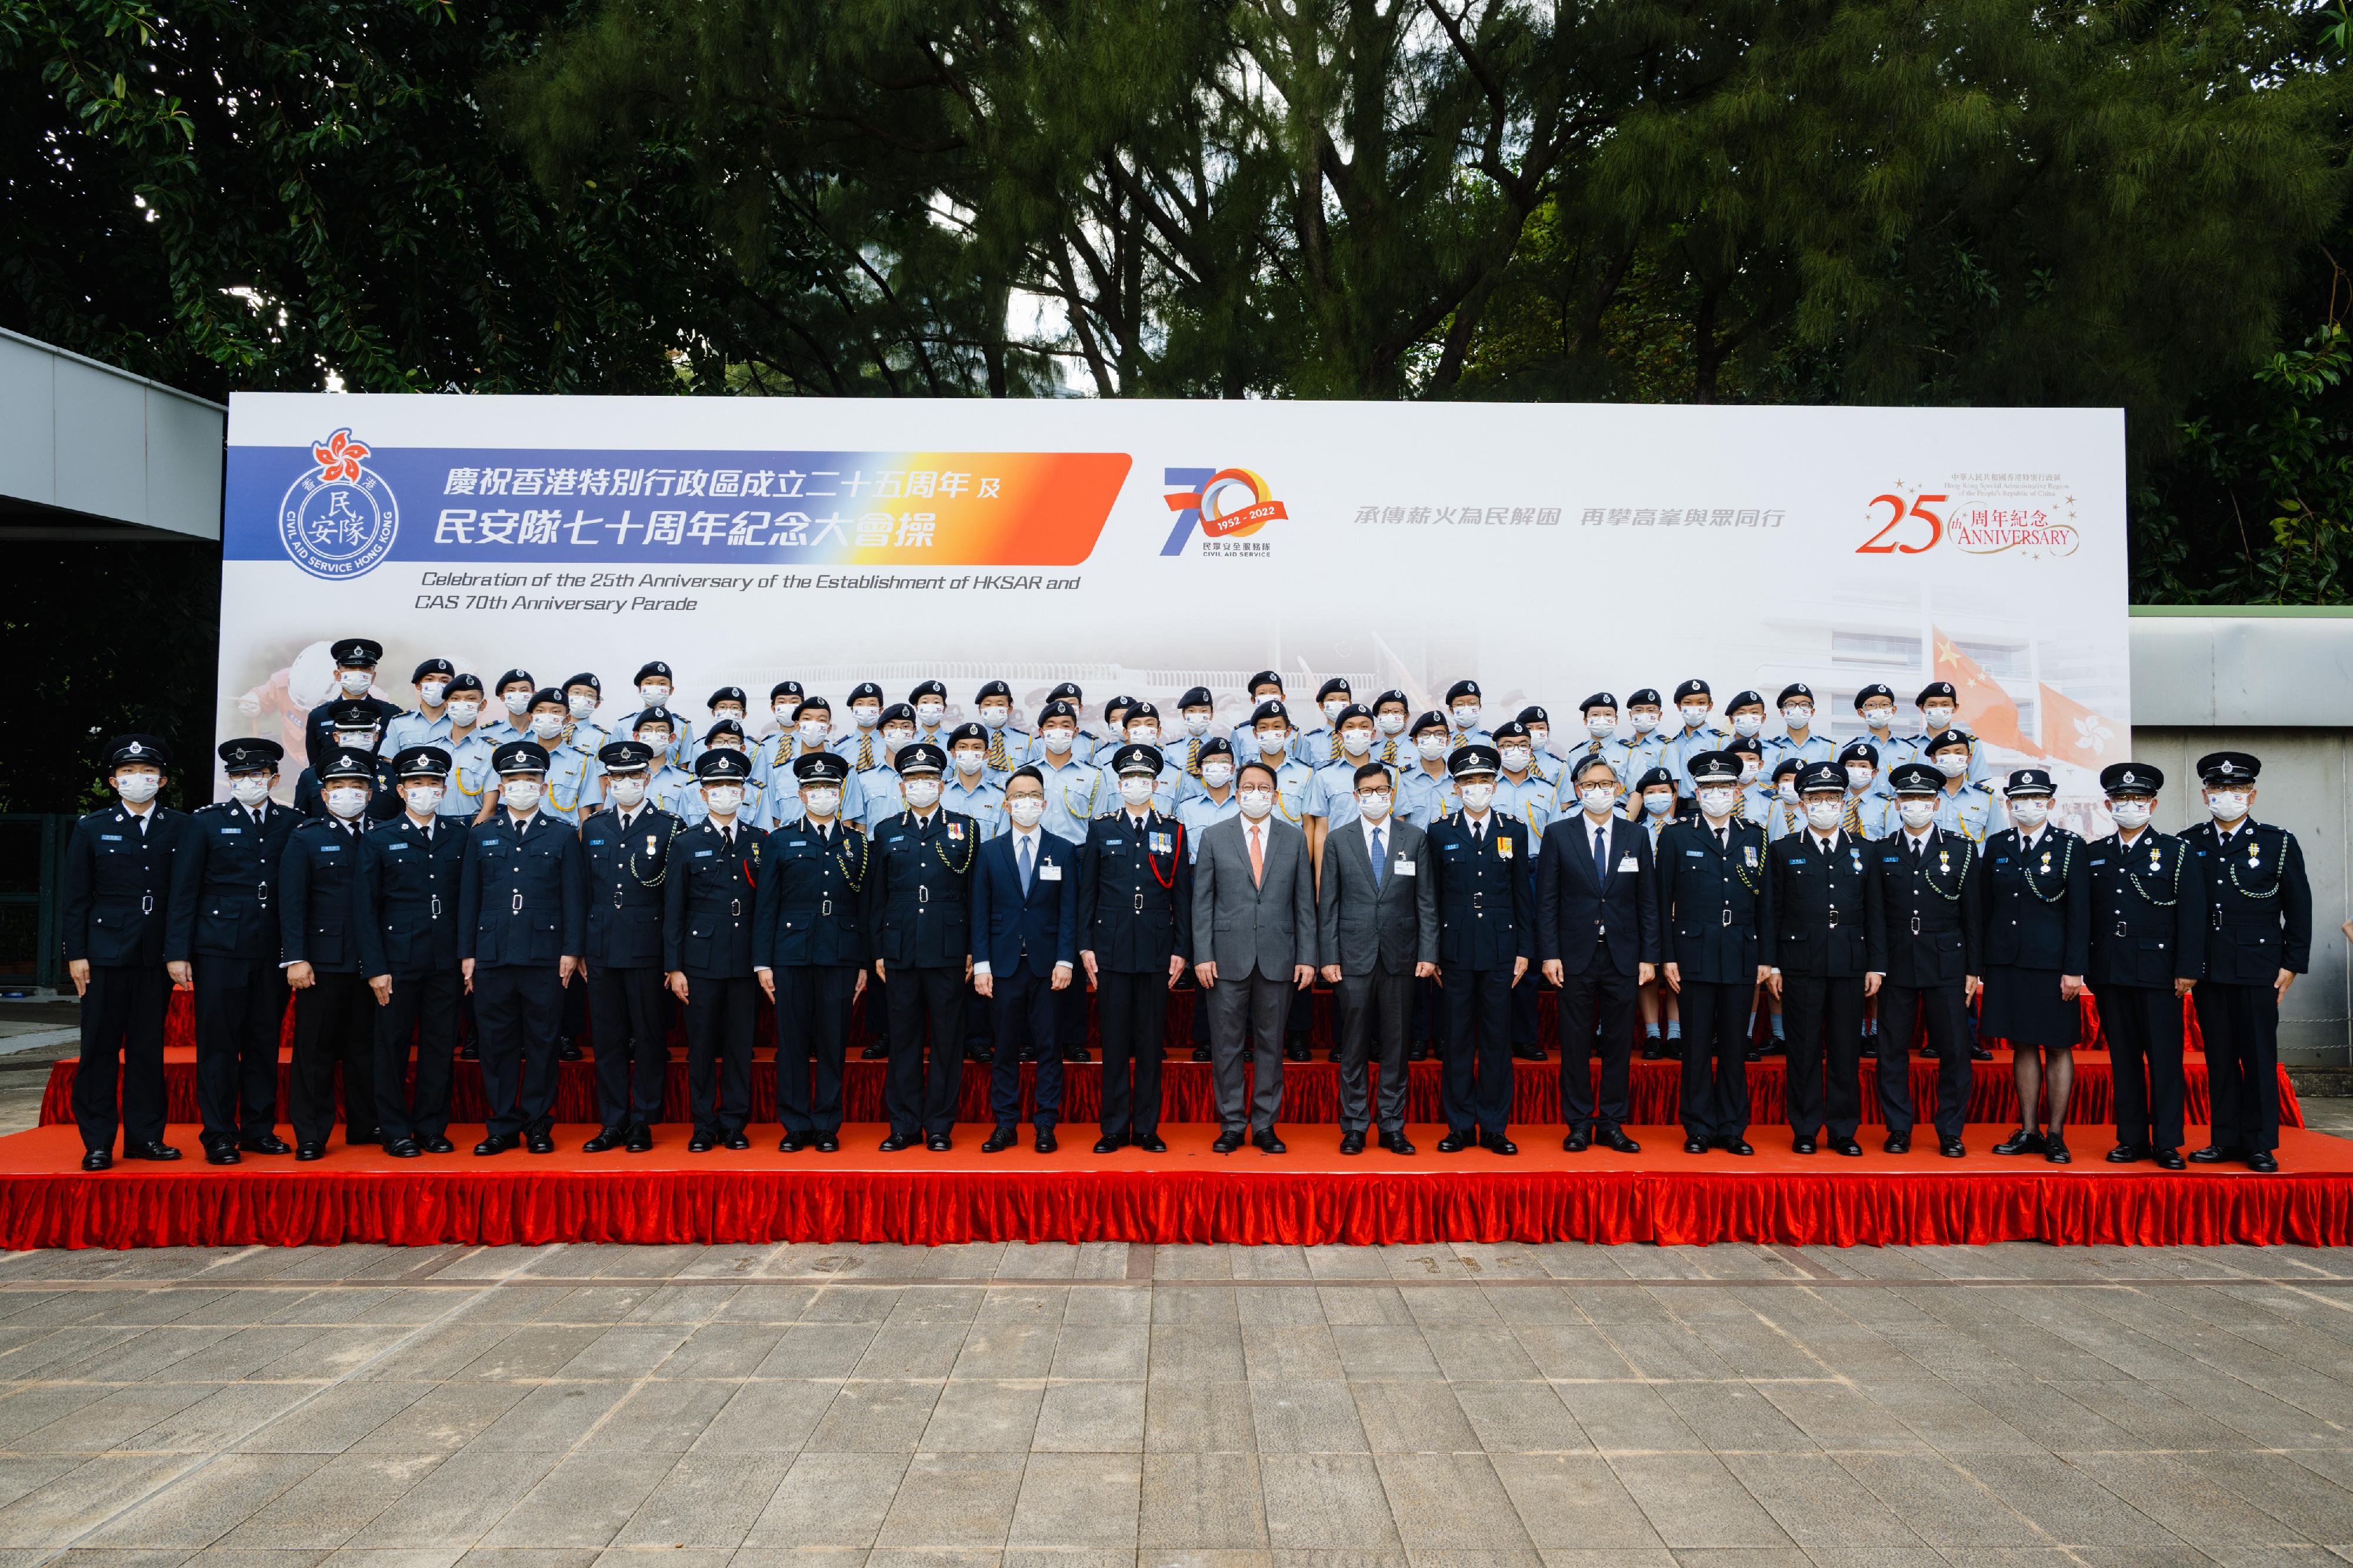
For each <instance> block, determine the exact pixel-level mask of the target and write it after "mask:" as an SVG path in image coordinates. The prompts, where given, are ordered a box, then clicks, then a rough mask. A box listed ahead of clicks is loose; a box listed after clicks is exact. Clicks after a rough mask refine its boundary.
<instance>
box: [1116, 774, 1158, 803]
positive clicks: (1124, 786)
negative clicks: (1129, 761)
mask: <svg viewBox="0 0 2353 1568" xmlns="http://www.w3.org/2000/svg"><path fill="white" fill-rule="evenodd" d="M1154 783H1155V781H1154V780H1152V779H1148V778H1145V777H1144V776H1143V775H1142V774H1140V773H1131V774H1130V775H1128V776H1127V777H1126V778H1124V779H1122V780H1120V781H1119V798H1120V799H1122V800H1124V801H1125V802H1127V804H1128V805H1143V804H1144V803H1145V802H1146V801H1148V800H1150V799H1151V798H1152V786H1153V784H1154Z"/></svg>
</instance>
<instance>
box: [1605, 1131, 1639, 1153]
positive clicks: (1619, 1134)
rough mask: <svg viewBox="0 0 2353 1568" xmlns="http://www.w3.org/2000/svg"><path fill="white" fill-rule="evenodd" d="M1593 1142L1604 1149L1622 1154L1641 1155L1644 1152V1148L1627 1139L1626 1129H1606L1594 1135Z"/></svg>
mask: <svg viewBox="0 0 2353 1568" xmlns="http://www.w3.org/2000/svg"><path fill="white" fill-rule="evenodd" d="M1593 1141H1594V1142H1597V1143H1599V1144H1600V1145H1601V1146H1602V1147H1603V1148H1605V1149H1612V1150H1615V1151H1616V1152H1619V1153H1620V1154H1639V1153H1641V1152H1642V1146H1641V1144H1640V1143H1637V1142H1634V1141H1633V1140H1632V1139H1631V1138H1629V1137H1627V1136H1626V1131H1625V1129H1623V1128H1620V1127H1605V1128H1603V1129H1602V1130H1601V1131H1599V1132H1597V1133H1595V1134H1594V1135H1593Z"/></svg>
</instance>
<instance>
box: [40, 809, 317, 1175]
mask: <svg viewBox="0 0 2353 1568" xmlns="http://www.w3.org/2000/svg"><path fill="white" fill-rule="evenodd" d="M137 816H138V814H137V813H135V812H133V811H132V810H131V808H130V807H128V806H126V805H121V803H119V802H118V803H117V804H115V805H111V806H108V807H107V808H106V809H105V810H103V811H93V812H91V813H90V815H89V816H85V817H83V818H82V819H81V820H80V821H79V822H77V823H75V824H74V826H73V834H72V836H71V837H69V838H68V839H67V840H66V874H65V884H66V885H65V900H64V908H63V910H62V911H61V913H62V915H63V917H64V925H65V950H66V960H67V962H68V963H71V962H73V961H74V960H76V959H84V960H87V961H88V962H89V963H90V989H89V990H88V991H87V992H86V993H84V994H83V996H82V999H81V1060H80V1063H79V1067H78V1068H77V1069H76V1072H75V1076H74V1094H73V1100H74V1121H77V1122H78V1123H79V1124H80V1127H81V1142H82V1147H83V1148H84V1149H109V1150H111V1149H112V1148H113V1146H114V1134H115V1130H116V1126H117V1122H116V1116H115V1107H116V1094H117V1088H118V1085H119V1087H120V1090H121V1131H122V1135H123V1138H124V1140H125V1142H129V1143H153V1142H161V1141H162V1139H163V1137H164V1006H165V1004H166V1003H167V1002H168V1001H169V1000H170V997H171V981H170V979H169V977H167V976H166V975H165V973H164V924H165V921H166V918H167V914H168V909H167V906H168V904H169V902H170V899H171V892H172V871H173V854H174V850H175V849H176V848H177V847H178V845H179V840H180V835H181V832H182V831H183V829H184V827H185V824H186V822H187V820H188V819H187V815H186V814H185V812H178V811H174V810H172V809H170V808H169V807H167V806H165V805H163V804H162V803H161V802H151V803H150V804H149V805H148V808H147V822H146V826H144V827H143V828H142V826H140V824H139V822H138V820H137ZM272 1055H273V1058H274V1056H275V1052H274V1051H273V1053H272ZM272 1070H273V1071H275V1068H274V1067H273V1068H272Z"/></svg>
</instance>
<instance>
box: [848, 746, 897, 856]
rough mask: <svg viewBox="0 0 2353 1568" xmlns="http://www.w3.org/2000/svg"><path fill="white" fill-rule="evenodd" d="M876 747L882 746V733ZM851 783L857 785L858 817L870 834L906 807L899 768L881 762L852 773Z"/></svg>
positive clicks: (879, 749)
mask: <svg viewBox="0 0 2353 1568" xmlns="http://www.w3.org/2000/svg"><path fill="white" fill-rule="evenodd" d="M874 749H875V750H876V751H877V752H880V751H881V749H882V742H881V738H880V737H879V736H878V737H877V738H876V740H875V742H874ZM849 782H850V783H852V784H856V785H857V786H858V820H859V823H860V825H861V826H864V827H865V829H866V831H867V832H869V833H871V832H873V831H874V830H875V829H876V828H878V827H880V826H882V825H883V824H884V823H886V822H888V821H890V820H891V819H892V817H894V816H898V815H899V814H900V813H901V812H902V811H904V810H906V809H907V801H906V797H905V796H904V795H901V794H900V793H899V784H900V779H899V770H898V769H896V768H893V767H887V766H882V765H879V764H878V765H877V766H874V767H871V768H866V769H863V770H861V771H860V772H858V773H852V774H850V775H849Z"/></svg>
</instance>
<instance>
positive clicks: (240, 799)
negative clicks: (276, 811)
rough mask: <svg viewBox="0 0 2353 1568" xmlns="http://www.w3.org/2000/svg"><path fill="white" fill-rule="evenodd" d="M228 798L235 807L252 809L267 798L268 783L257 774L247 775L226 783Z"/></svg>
mask: <svg viewBox="0 0 2353 1568" xmlns="http://www.w3.org/2000/svg"><path fill="white" fill-rule="evenodd" d="M228 797H229V798H230V799H231V800H233V801H235V802H237V805H242V806H246V807H248V808H250V807H253V806H257V805H260V804H261V803H262V802H263V801H265V800H268V799H269V780H268V779H266V778H263V777H262V776H261V775H260V774H259V773H247V774H245V775H243V776H242V777H238V778H233V779H231V780H229V781H228Z"/></svg>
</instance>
